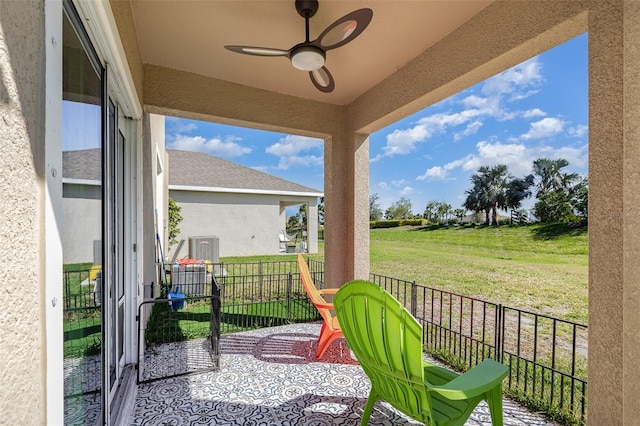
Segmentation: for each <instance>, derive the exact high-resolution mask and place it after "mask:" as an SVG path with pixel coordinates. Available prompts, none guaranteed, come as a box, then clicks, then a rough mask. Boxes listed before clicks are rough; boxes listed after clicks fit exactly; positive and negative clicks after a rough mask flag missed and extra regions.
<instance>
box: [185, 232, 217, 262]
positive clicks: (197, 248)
mask: <svg viewBox="0 0 640 426" xmlns="http://www.w3.org/2000/svg"><path fill="white" fill-rule="evenodd" d="M189 258H190V259H197V260H209V261H210V262H211V263H220V239H219V238H218V237H216V236H204V237H189Z"/></svg>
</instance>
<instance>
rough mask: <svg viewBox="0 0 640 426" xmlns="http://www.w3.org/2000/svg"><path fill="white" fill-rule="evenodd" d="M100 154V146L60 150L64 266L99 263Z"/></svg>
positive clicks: (100, 214) (100, 223)
mask: <svg viewBox="0 0 640 426" xmlns="http://www.w3.org/2000/svg"><path fill="white" fill-rule="evenodd" d="M101 156H102V151H101V150H100V149H99V148H94V149H83V150H76V151H64V152H63V153H62V173H63V175H62V209H63V212H64V213H63V215H62V220H63V226H62V253H63V259H64V264H65V265H68V264H74V263H88V262H92V263H96V264H98V265H99V264H100V263H101V256H102V252H101V250H100V249H99V248H98V247H99V243H100V241H101V239H102V235H101V229H102V210H101V205H102V201H101V200H102V183H101V182H102V176H101V173H102V166H101V165H102V160H101ZM87 233H89V234H90V235H87ZM94 247H96V248H95V249H94ZM97 258H100V261H98V259H97Z"/></svg>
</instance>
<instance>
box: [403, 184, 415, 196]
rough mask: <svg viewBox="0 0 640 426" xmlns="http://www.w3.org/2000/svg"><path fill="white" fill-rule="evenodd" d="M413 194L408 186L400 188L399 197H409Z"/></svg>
mask: <svg viewBox="0 0 640 426" xmlns="http://www.w3.org/2000/svg"><path fill="white" fill-rule="evenodd" d="M412 193H413V188H411V187H410V186H405V187H404V188H402V191H400V195H401V196H403V197H404V196H407V195H411V194H412Z"/></svg>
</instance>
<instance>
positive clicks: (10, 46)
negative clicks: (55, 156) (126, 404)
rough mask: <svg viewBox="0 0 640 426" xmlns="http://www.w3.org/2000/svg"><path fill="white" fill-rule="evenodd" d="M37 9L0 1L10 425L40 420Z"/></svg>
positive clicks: (5, 417) (0, 158)
mask: <svg viewBox="0 0 640 426" xmlns="http://www.w3.org/2000/svg"><path fill="white" fill-rule="evenodd" d="M44 17H45V15H44V7H43V4H42V2H41V1H26V0H25V1H2V2H0V116H1V117H2V119H1V120H0V123H1V124H0V141H2V143H0V199H2V207H0V223H1V224H2V225H1V228H0V255H1V258H2V262H0V276H1V277H2V291H1V292H0V303H1V304H2V306H3V307H4V308H5V309H4V310H3V311H4V312H3V314H2V315H0V330H1V331H0V353H1V354H2V360H1V361H0V377H2V386H0V413H2V420H1V422H2V423H5V424H16V425H17V424H44V423H46V406H45V401H46V396H45V395H46V390H45V389H46V371H47V370H46V368H47V365H46V362H45V353H46V352H45V347H46V346H45V338H46V334H45V311H44V309H45V284H46V280H45V275H44V271H45V253H44V241H45V223H44V219H45V215H44V208H45V199H46V195H45V146H44V135H43V129H44V125H45V121H44V120H45V116H44V114H43V111H44V102H45V80H44V74H43V72H44V70H45V56H46V55H45V45H44V40H45V35H44V29H45V18H44ZM52 35H53V34H52ZM61 44H62V43H60V45H61ZM60 160H61V158H60ZM60 163H61V161H60ZM56 164H57V163H56V162H54V163H53V164H52V165H56ZM61 175H62V173H61V168H60V167H58V175H57V176H58V180H59V181H60V182H59V183H60V188H61V177H62V176H61ZM60 190H61V189H60ZM60 268H62V266H61V265H60ZM50 305H51V302H49V306H50ZM60 305H61V304H60ZM58 309H61V308H58ZM60 339H62V329H60Z"/></svg>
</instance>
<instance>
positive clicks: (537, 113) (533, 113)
mask: <svg viewBox="0 0 640 426" xmlns="http://www.w3.org/2000/svg"><path fill="white" fill-rule="evenodd" d="M546 115H547V113H546V112H544V111H542V110H541V109H540V108H534V109H529V110H526V111H525V112H523V113H522V116H523V117H524V118H535V117H545V116H546Z"/></svg>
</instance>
